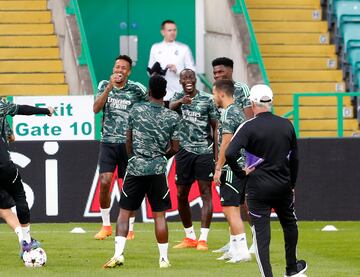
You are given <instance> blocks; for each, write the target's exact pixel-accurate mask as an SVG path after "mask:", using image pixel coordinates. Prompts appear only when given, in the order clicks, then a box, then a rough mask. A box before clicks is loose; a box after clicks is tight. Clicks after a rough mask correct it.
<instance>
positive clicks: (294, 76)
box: [266, 70, 343, 83]
mask: <svg viewBox="0 0 360 277" xmlns="http://www.w3.org/2000/svg"><path fill="white" fill-rule="evenodd" d="M266 73H267V76H268V78H269V80H270V83H272V82H341V81H342V80H343V74H342V71H341V70H267V71H266Z"/></svg>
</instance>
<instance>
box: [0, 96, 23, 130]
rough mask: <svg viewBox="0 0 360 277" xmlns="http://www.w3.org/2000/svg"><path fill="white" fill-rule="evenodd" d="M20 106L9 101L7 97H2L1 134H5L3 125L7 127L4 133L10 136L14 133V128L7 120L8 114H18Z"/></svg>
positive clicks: (0, 102) (0, 99)
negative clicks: (12, 128)
mask: <svg viewBox="0 0 360 277" xmlns="http://www.w3.org/2000/svg"><path fill="white" fill-rule="evenodd" d="M18 109H19V106H18V105H17V104H14V103H10V102H8V101H7V100H6V99H3V98H1V97H0V134H3V127H5V130H4V132H5V133H4V134H5V135H6V136H8V135H9V134H12V130H11V128H10V126H9V125H8V123H7V121H6V116H7V115H11V116H14V115H16V114H17V112H18Z"/></svg>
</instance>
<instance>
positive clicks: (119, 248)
mask: <svg viewBox="0 0 360 277" xmlns="http://www.w3.org/2000/svg"><path fill="white" fill-rule="evenodd" d="M125 243H126V237H121V236H116V237H115V254H114V257H119V256H121V255H122V254H123V253H124V248H125Z"/></svg>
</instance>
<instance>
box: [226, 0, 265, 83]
mask: <svg viewBox="0 0 360 277" xmlns="http://www.w3.org/2000/svg"><path fill="white" fill-rule="evenodd" d="M232 10H233V12H234V13H238V14H243V15H244V18H245V21H246V25H247V27H248V31H249V36H250V54H249V56H248V57H247V61H248V63H250V64H258V65H259V68H260V72H261V75H262V77H263V80H264V83H265V84H266V85H269V79H268V77H267V74H266V70H265V66H264V63H263V60H262V57H261V54H260V51H259V47H258V43H257V40H256V36H255V33H254V28H253V26H252V23H251V19H250V16H249V13H248V10H247V7H246V4H245V0H235V4H234V5H233V7H232Z"/></svg>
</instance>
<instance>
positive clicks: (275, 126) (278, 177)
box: [226, 85, 307, 277]
mask: <svg viewBox="0 0 360 277" xmlns="http://www.w3.org/2000/svg"><path fill="white" fill-rule="evenodd" d="M249 99H250V101H251V103H252V109H253V111H254V114H255V117H254V118H253V119H250V120H248V121H246V122H244V123H243V124H242V125H241V126H240V127H239V128H238V130H237V131H236V133H235V134H234V137H233V138H232V141H231V142H230V144H229V147H228V149H227V151H226V159H227V162H228V164H229V165H230V167H231V169H232V170H233V172H234V173H235V174H236V175H237V176H238V177H240V178H242V179H245V181H246V199H247V205H248V208H249V213H250V216H251V221H252V227H251V228H252V232H253V240H254V245H255V246H256V249H255V254H256V259H257V262H258V265H259V269H260V272H261V276H265V277H272V276H273V274H272V270H271V265H270V255H269V244H270V213H271V209H272V208H273V209H274V210H275V212H276V213H277V216H278V218H279V220H280V223H281V226H282V228H283V232H284V238H285V251H286V274H285V276H299V275H300V274H301V273H303V272H305V271H306V269H307V265H306V262H305V261H302V260H301V261H297V259H296V245H297V241H298V228H297V224H296V221H297V219H296V216H295V213H294V202H293V199H294V197H293V190H294V187H295V181H296V177H297V172H298V158H297V142H296V135H295V131H294V128H293V126H292V124H291V122H290V121H289V120H287V119H284V118H281V117H278V116H276V115H273V114H272V113H271V112H270V110H271V106H272V99H273V93H272V91H271V89H270V88H269V87H268V86H266V85H255V86H254V87H253V88H252V89H251V91H250V96H249ZM241 148H244V149H245V150H246V154H247V161H248V164H247V166H248V167H249V168H248V169H246V170H245V171H244V170H243V169H241V168H240V167H239V166H238V163H237V158H238V153H239V151H240V149H241ZM256 161H257V163H256ZM249 163H250V164H249ZM255 163H256V164H257V165H256V166H253V167H251V164H255ZM246 174H248V175H246Z"/></svg>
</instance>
